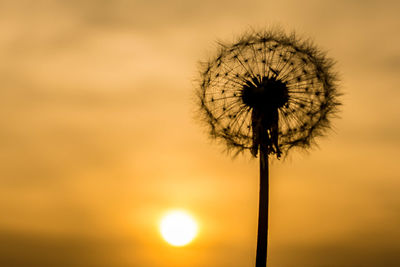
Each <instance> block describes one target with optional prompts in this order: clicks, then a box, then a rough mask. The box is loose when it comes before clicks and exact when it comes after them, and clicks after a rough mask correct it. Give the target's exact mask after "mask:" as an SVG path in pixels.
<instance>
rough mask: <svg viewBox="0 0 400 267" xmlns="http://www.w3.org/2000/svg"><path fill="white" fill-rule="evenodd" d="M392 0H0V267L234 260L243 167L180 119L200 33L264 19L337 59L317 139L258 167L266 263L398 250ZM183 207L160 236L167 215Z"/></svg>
mask: <svg viewBox="0 0 400 267" xmlns="http://www.w3.org/2000/svg"><path fill="white" fill-rule="evenodd" d="M399 12H400V4H399V2H398V1H394V0H393V1H384V2H383V1H377V0H368V1H356V0H350V1H348V0H347V1H342V0H335V1H333V0H332V1H331V0H329V1H317V0H305V1H294V0H282V1H273V2H272V1H255V0H248V1H227V0H222V1H211V0H203V1H183V0H170V1H155V0H147V1H145V0H136V1H135V0H131V1H128V0H113V1H106V0H97V1H95V0H79V1H78V0H65V1H64V0H59V1H57V0H56V1H45V0H36V1H31V0H18V1H15V0H3V1H1V3H0V58H1V62H0V79H1V82H2V89H1V90H0V102H1V104H0V111H1V112H0V129H1V131H0V137H1V138H0V146H1V148H2V149H1V150H0V159H1V164H0V171H1V172H0V173H1V176H0V210H1V211H2V213H1V215H0V266H4V267H9V266H13V267H26V266H29V267H35V266H38V267H39V266H40V267H47V266H58V267H64V266H65V267H70V266H71V267H72V266H73V267H91V266H93V267H109V266H113V267H128V266H133V267H187V266H191V267H205V266H207V267H228V266H229V267H247V266H249V267H250V266H253V265H254V260H255V241H256V227H257V203H258V162H257V160H252V159H251V157H250V156H249V155H243V156H239V157H237V158H236V159H234V160H232V159H231V157H230V156H228V155H226V154H225V153H223V150H224V147H223V146H221V145H218V144H215V143H212V142H210V140H209V139H208V137H207V134H206V130H205V129H204V128H202V127H201V126H200V125H199V124H197V123H196V121H195V119H194V112H193V110H195V108H196V107H195V106H194V103H193V99H192V97H193V90H194V87H195V79H196V74H197V62H198V60H201V59H207V57H209V56H211V55H212V51H214V49H215V48H216V44H215V41H216V40H217V39H221V40H228V41H229V40H232V38H233V37H234V36H238V35H239V34H240V33H241V32H242V31H244V30H246V29H248V28H249V27H264V26H268V25H281V26H282V27H283V28H284V29H286V30H296V31H297V32H298V33H300V34H301V35H304V36H309V37H311V38H312V39H313V40H314V41H315V43H317V44H318V46H320V47H322V48H323V49H324V50H326V51H328V54H329V56H330V57H333V58H334V59H335V60H336V61H337V66H336V68H337V70H338V71H339V72H340V76H341V89H342V91H343V92H344V93H345V95H344V96H343V97H342V100H343V103H344V106H343V107H342V111H341V113H340V116H341V117H342V118H341V119H337V120H335V121H334V122H333V123H334V131H333V132H331V134H329V137H327V138H323V139H319V140H318V144H319V148H315V149H312V150H310V151H309V153H293V154H292V156H291V157H289V158H288V159H286V160H281V161H274V162H273V164H272V166H271V217H270V218H271V221H270V247H269V262H270V265H269V266H270V267H290V266H308V267H326V266H335V267H336V266H343V267H344V266H345V267H358V266H360V267H361V266H363V267H372V266H386V267H387V266H398V264H399V262H400V230H399V228H398V225H399V224H400V196H399V193H398V191H399V188H400V179H399V178H400V165H399V162H398V152H399V149H400V109H399V107H398V104H399V100H400V91H399V90H398V84H399V83H400V78H399V77H400V76H399V71H400V36H399V34H398V29H399V28H400V19H399V18H398V13H399ZM172 208H184V209H187V210H188V211H190V212H191V213H192V214H194V215H195V216H196V218H198V220H199V223H200V234H199V236H198V238H197V239H196V240H195V242H193V243H192V244H190V245H189V246H187V247H183V248H173V247H170V246H168V244H166V243H165V242H164V241H163V240H161V238H160V235H159V233H158V229H157V224H158V222H159V219H160V216H161V215H162V214H163V213H164V212H165V211H166V210H168V209H172Z"/></svg>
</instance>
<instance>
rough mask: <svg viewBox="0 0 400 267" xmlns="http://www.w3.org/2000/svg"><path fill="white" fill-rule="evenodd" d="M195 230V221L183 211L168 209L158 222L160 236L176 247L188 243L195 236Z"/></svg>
mask: <svg viewBox="0 0 400 267" xmlns="http://www.w3.org/2000/svg"><path fill="white" fill-rule="evenodd" d="M197 230H198V227H197V223H196V221H195V220H194V219H193V217H192V216H190V215H189V214H188V213H186V212H184V211H170V212H168V213H167V214H166V215H165V216H164V217H163V218H162V220H161V223H160V232H161V235H162V237H163V238H164V240H165V241H167V242H168V243H169V244H171V245H173V246H176V247H181V246H184V245H187V244H189V243H190V242H191V241H192V240H193V239H194V238H195V237H196V235H197Z"/></svg>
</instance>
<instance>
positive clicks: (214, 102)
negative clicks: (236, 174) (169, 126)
mask: <svg viewBox="0 0 400 267" xmlns="http://www.w3.org/2000/svg"><path fill="white" fill-rule="evenodd" d="M332 68H333V61H332V60H331V59H329V58H327V57H326V56H325V54H324V53H322V52H320V51H319V50H318V49H317V48H316V47H315V46H314V45H313V44H312V43H311V42H309V41H302V40H300V39H298V38H297V37H296V36H295V35H294V34H292V35H289V36H288V35H285V34H284V33H283V32H280V31H263V32H258V33H257V32H253V33H250V34H245V35H244V36H242V37H241V38H240V39H239V40H238V41H237V42H235V43H233V44H223V43H220V45H219V50H218V52H217V53H216V55H215V56H214V57H213V58H212V59H211V60H209V61H208V62H204V63H202V64H201V70H200V85H199V87H198V90H197V97H198V100H199V101H198V102H199V106H200V113H201V114H202V117H203V119H204V121H205V122H206V124H207V125H208V128H209V129H210V135H211V136H212V137H213V138H215V139H217V140H221V141H223V142H225V144H226V145H227V147H228V149H229V150H231V151H236V152H242V151H245V150H249V151H250V152H251V154H252V155H253V156H254V157H257V156H259V158H260V197H259V220H258V236H257V254H256V267H265V266H266V262H267V244H268V202H269V200H268V199H269V197H268V192H269V176H268V160H269V157H270V156H275V157H277V158H278V159H279V158H281V156H282V155H286V154H287V153H288V152H289V150H290V149H292V148H295V147H297V148H308V147H309V146H311V145H312V144H314V139H315V137H316V136H321V135H323V134H324V133H325V132H326V130H327V129H329V127H330V120H331V118H332V117H333V115H335V114H336V112H337V110H338V106H339V105H340V102H339V100H338V97H339V95H340V94H339V93H338V91H337V88H336V81H337V78H336V75H335V73H334V72H333V70H332Z"/></svg>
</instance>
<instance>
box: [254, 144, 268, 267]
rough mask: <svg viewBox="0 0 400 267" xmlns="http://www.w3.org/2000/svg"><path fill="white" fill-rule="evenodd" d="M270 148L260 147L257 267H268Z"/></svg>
mask: <svg viewBox="0 0 400 267" xmlns="http://www.w3.org/2000/svg"><path fill="white" fill-rule="evenodd" d="M268 202H269V174H268V148H267V147H266V146H264V145H260V196H259V205H258V234H257V254H256V267H266V266H267V245H268V205H269V203H268Z"/></svg>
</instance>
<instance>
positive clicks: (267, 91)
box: [242, 77, 289, 111]
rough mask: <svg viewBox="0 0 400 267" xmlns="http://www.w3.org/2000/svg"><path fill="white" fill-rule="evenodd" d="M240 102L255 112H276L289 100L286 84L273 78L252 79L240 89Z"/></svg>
mask: <svg viewBox="0 0 400 267" xmlns="http://www.w3.org/2000/svg"><path fill="white" fill-rule="evenodd" d="M242 100H243V103H244V104H246V105H247V106H249V107H251V108H254V109H257V110H260V111H261V110H266V111H268V110H276V109H278V108H280V107H283V106H284V105H285V104H286V103H287V102H288V100H289V95H288V88H287V86H286V84H285V83H284V82H282V81H280V80H276V79H275V78H273V77H272V78H268V77H262V78H260V77H258V78H257V77H254V78H252V80H251V81H247V82H246V84H245V85H244V86H243V88H242Z"/></svg>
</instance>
